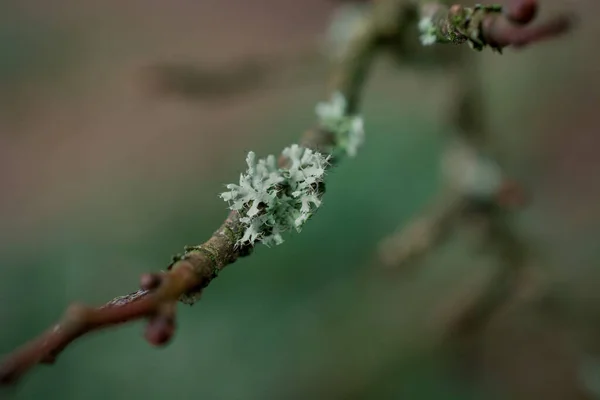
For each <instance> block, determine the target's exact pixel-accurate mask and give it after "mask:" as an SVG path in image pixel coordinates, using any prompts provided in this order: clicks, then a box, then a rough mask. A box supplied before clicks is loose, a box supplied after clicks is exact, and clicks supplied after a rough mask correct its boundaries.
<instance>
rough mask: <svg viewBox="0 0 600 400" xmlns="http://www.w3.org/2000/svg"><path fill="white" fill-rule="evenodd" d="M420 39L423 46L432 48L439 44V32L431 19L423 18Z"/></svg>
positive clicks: (420, 26)
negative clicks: (433, 45) (436, 43)
mask: <svg viewBox="0 0 600 400" xmlns="http://www.w3.org/2000/svg"><path fill="white" fill-rule="evenodd" d="M419 32H420V33H421V36H420V39H421V44H422V45H423V46H430V45H432V44H434V43H435V42H437V30H436V28H435V25H434V24H433V19H432V18H431V17H424V18H421V20H420V21H419Z"/></svg>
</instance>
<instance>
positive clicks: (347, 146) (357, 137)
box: [315, 92, 365, 157]
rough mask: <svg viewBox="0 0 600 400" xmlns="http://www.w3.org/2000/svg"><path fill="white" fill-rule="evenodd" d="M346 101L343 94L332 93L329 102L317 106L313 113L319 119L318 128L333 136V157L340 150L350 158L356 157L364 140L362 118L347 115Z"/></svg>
mask: <svg viewBox="0 0 600 400" xmlns="http://www.w3.org/2000/svg"><path fill="white" fill-rule="evenodd" d="M347 104H348V103H347V101H346V98H345V97H344V95H343V94H341V93H338V92H336V93H334V94H333V95H332V96H331V100H330V101H328V102H322V103H319V104H317V107H316V108H315V112H316V114H317V116H318V117H319V126H320V127H321V128H322V129H325V130H327V131H329V132H331V133H333V134H334V135H335V140H336V145H335V148H334V149H333V150H332V153H333V154H334V155H335V153H337V150H341V151H343V152H344V153H346V154H347V155H348V156H350V157H354V156H356V154H357V152H358V149H359V147H360V146H362V144H363V143H364V140H365V130H364V124H363V119H362V117H360V116H358V115H348V113H347Z"/></svg>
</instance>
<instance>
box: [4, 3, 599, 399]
mask: <svg viewBox="0 0 600 400" xmlns="http://www.w3.org/2000/svg"><path fill="white" fill-rule="evenodd" d="M335 6H336V2H332V1H325V0H304V1H293V0H253V1H248V0H203V1H191V0H172V1H169V2H166V1H158V0H144V1H141V0H129V1H115V0H106V1H102V2H92V1H73V0H54V1H52V2H44V1H40V0H21V1H18V0H13V1H4V2H2V5H0V52H2V56H1V60H2V61H0V300H2V304H3V305H2V306H1V307H0V326H2V327H3V328H2V333H0V353H5V352H8V351H9V350H10V349H11V348H13V347H14V346H16V345H17V344H20V343H21V342H23V341H24V340H26V339H27V338H29V337H31V336H32V335H33V334H35V333H37V332H38V331H40V330H41V329H43V328H44V327H45V326H47V325H48V324H49V323H50V322H51V321H53V320H54V319H56V318H57V317H58V316H59V314H60V312H61V310H62V309H64V307H65V306H66V304H68V302H70V301H71V300H75V299H81V300H84V301H85V302H89V303H100V302H102V301H105V300H108V299H110V298H112V297H114V296H116V295H119V294H123V293H125V292H128V291H130V290H132V289H135V283H136V279H137V276H138V275H139V274H140V273H141V272H144V271H147V270H159V269H161V268H164V267H165V265H166V261H167V260H168V258H169V255H170V254H173V253H176V252H177V251H178V250H179V249H180V248H181V247H182V246H183V245H185V244H192V243H195V242H196V241H202V240H203V239H204V238H205V237H207V235H209V234H210V233H211V232H212V230H213V229H214V228H216V227H217V223H218V222H219V220H220V219H222V217H223V216H225V213H226V210H225V205H224V204H223V203H222V202H221V201H220V199H218V198H217V194H218V193H219V192H221V191H222V190H223V184H225V183H227V182H230V181H234V180H235V179H236V177H237V176H238V174H239V172H240V171H241V169H242V168H243V167H244V164H243V160H244V156H245V154H246V152H247V151H249V150H254V151H256V152H257V153H259V154H269V153H276V152H277V151H278V150H279V149H280V148H281V147H283V146H285V145H287V144H289V143H292V142H293V141H294V140H296V138H297V137H299V135H300V133H301V132H302V130H303V129H305V128H308V127H309V126H310V125H311V124H312V123H313V114H312V111H313V108H314V104H315V103H316V102H317V101H320V100H321V97H322V95H323V93H324V85H325V81H326V72H327V68H326V65H327V63H326V60H325V59H324V57H322V56H320V55H319V48H318V46H319V43H320V40H321V38H322V36H323V34H324V32H325V29H326V27H327V23H328V21H329V18H330V15H331V12H332V11H333V9H334V7H335ZM541 6H542V7H543V13H542V16H544V15H550V14H552V12H555V11H559V10H564V9H567V8H568V9H572V10H574V11H575V12H576V13H577V14H578V16H579V25H578V27H577V29H576V30H574V31H573V32H572V33H570V34H569V35H568V36H567V37H564V38H561V39H559V40H556V41H555V42H552V43H550V42H548V43H544V44H540V45H538V46H534V47H531V48H527V49H524V50H520V51H512V50H510V51H506V54H505V55H503V56H499V55H497V54H491V53H489V52H485V53H484V54H481V57H480V68H482V71H483V75H484V78H483V82H482V85H484V89H485V103H486V106H488V107H489V110H490V120H489V125H490V127H491V130H492V132H493V134H494V135H493V141H494V146H495V147H496V148H497V150H498V152H499V153H500V154H501V155H502V158H503V161H504V162H505V164H506V165H505V167H506V168H507V170H508V171H510V173H511V174H513V175H514V177H515V179H517V180H519V181H520V182H521V183H523V184H524V185H525V187H526V188H527V189H528V191H529V192H530V193H531V195H532V200H533V203H532V205H531V207H529V208H528V209H527V210H526V211H524V212H523V213H522V215H521V219H522V227H523V232H524V233H525V234H526V235H528V236H529V237H531V240H532V243H534V246H535V249H536V252H537V253H538V254H539V257H538V259H537V260H538V262H539V266H538V267H539V269H540V270H541V271H542V274H543V276H544V279H545V280H544V282H547V287H546V286H545V289H544V292H543V293H542V294H540V295H538V294H537V293H536V295H535V296H533V297H525V298H515V299H513V301H511V302H510V303H509V304H506V305H505V306H504V307H503V308H502V309H501V310H499V312H498V313H496V315H494V317H493V318H492V320H491V321H490V323H489V324H488V325H487V326H486V327H485V328H484V329H482V330H481V331H479V332H476V334H475V335H474V336H473V337H470V338H468V341H467V343H466V345H465V343H461V345H462V346H463V347H461V349H462V350H461V352H458V353H453V352H450V353H452V354H451V355H448V354H447V350H448V348H446V347H443V348H441V349H440V347H439V346H438V345H439V343H438V336H439V333H438V332H436V331H435V328H432V326H433V327H436V326H438V325H436V322H435V321H433V322H432V316H434V315H436V314H435V313H436V311H435V310H437V309H439V308H440V305H446V306H448V307H450V308H451V306H452V304H451V303H450V302H451V301H452V299H453V298H454V297H455V294H456V293H459V292H461V291H464V290H466V291H467V292H471V289H470V288H469V286H468V282H469V281H470V278H471V277H477V276H479V274H483V275H485V276H487V275H486V274H488V271H489V270H490V268H492V266H491V263H490V261H489V260H487V259H486V258H485V256H482V255H475V256H473V255H472V253H471V252H470V250H469V249H468V247H466V246H465V245H464V243H463V242H462V241H461V240H458V243H457V244H455V245H453V246H450V247H448V248H444V249H442V251H440V252H439V254H434V255H432V256H431V257H429V258H428V260H427V261H425V262H423V263H420V264H419V266H418V268H417V269H416V272H415V271H413V272H411V273H410V274H401V275H402V276H400V277H392V278H389V277H384V279H382V278H381V277H380V276H377V277H375V278H373V277H372V276H371V275H372V274H374V275H377V272H373V271H372V270H376V267H373V266H372V265H371V261H370V260H371V259H372V253H373V249H374V248H375V246H376V244H377V242H378V241H379V240H381V239H382V238H383V237H385V236H386V235H387V234H388V233H389V232H391V231H392V230H393V229H394V228H395V227H396V226H397V225H398V224H401V223H402V222H405V221H408V220H409V219H410V216H411V215H412V214H414V213H415V212H416V211H418V210H419V208H420V207H421V205H422V204H424V202H425V201H426V200H427V199H428V198H429V196H430V195H431V193H433V191H434V190H435V186H436V179H437V178H436V176H437V168H438V165H437V162H438V158H439V154H440V148H441V146H442V142H443V137H444V126H443V118H442V117H443V115H444V112H445V109H446V108H447V106H448V104H449V102H451V101H452V99H449V98H448V96H447V95H448V93H450V92H451V91H450V90H449V83H448V79H446V77H445V75H444V72H443V71H430V70H427V71H421V70H418V69H414V68H411V66H410V65H408V66H406V65H397V64H395V63H392V62H390V60H387V59H382V60H381V62H379V63H378V64H377V67H376V68H375V71H374V72H373V76H372V79H371V81H370V82H369V85H368V87H367V89H366V99H365V111H364V115H365V118H366V123H367V132H368V135H369V138H368V142H367V147H366V150H365V152H366V154H365V156H364V157H363V158H362V159H361V158H360V157H359V158H358V159H357V160H356V161H354V160H353V161H350V162H349V163H355V164H354V165H349V166H348V167H346V166H343V167H341V168H340V171H336V172H335V173H332V175H331V178H330V179H331V182H332V184H331V186H330V187H329V188H328V194H327V196H328V197H329V196H331V197H330V200H328V203H326V205H325V207H324V209H323V211H322V212H321V211H320V214H324V215H318V216H317V218H315V221H314V228H308V229H307V230H306V232H303V233H302V235H299V236H298V237H296V235H292V236H291V237H289V238H288V239H287V240H286V243H285V245H283V246H281V248H276V249H268V250H267V249H260V250H259V251H257V253H258V254H256V258H255V256H254V255H253V256H252V257H250V258H251V259H252V260H243V261H241V262H239V265H237V264H236V265H235V266H232V267H231V269H228V270H227V273H224V274H223V276H222V277H220V278H219V280H218V281H217V282H215V284H214V287H213V285H211V287H210V289H209V290H207V292H206V294H205V295H204V299H203V300H202V302H200V303H199V305H197V306H195V307H193V308H192V309H190V310H188V309H185V311H183V312H182V315H181V317H180V333H179V334H178V335H177V337H176V338H175V342H174V343H173V345H171V346H169V347H167V349H166V350H161V351H157V350H154V349H150V348H148V347H147V346H146V345H145V344H144V343H142V340H141V339H140V336H141V333H140V332H141V329H140V327H139V326H135V327H133V328H126V329H121V330H119V331H116V332H109V333H106V334H102V335H99V336H98V337H94V338H91V339H89V340H87V339H86V340H82V341H81V343H78V344H77V345H76V346H74V347H73V348H72V349H69V352H68V353H67V354H65V355H64V358H61V359H60V360H59V361H58V363H57V364H56V365H55V366H53V367H52V368H51V369H47V368H43V369H41V370H40V371H38V372H36V374H34V375H33V376H31V377H30V378H28V379H27V380H26V381H25V382H24V383H23V387H22V388H20V389H18V390H17V391H15V392H11V393H10V396H14V397H15V398H18V399H38V398H39V399H41V398H45V397H48V394H49V393H51V395H50V398H52V397H56V398H62V399H79V398H106V397H109V398H126V397H130V398H131V397H132V396H140V397H145V398H148V399H153V398H156V399H162V398H170V397H173V398H182V399H185V398H196V397H204V398H208V399H240V398H244V399H253V398H257V399H265V398H273V399H280V398H324V399H333V398H340V399H341V398H345V399H347V398H369V399H379V398H385V399H387V398H393V399H396V398H407V399H429V398H431V399H441V398H443V399H446V398H447V399H463V398H478V399H479V398H485V399H492V398H499V399H557V400H558V399H593V398H596V397H598V396H600V361H597V362H598V363H599V364H598V365H596V366H594V367H595V368H596V369H592V372H589V368H591V367H589V365H590V363H589V362H588V361H589V360H590V359H592V360H593V359H597V360H600V341H599V340H598V333H600V298H599V295H598V293H599V292H598V289H599V287H600V283H599V282H600V271H599V270H598V264H599V262H600V246H599V245H598V235H599V234H600V206H599V204H600V180H598V179H597V176H598V174H600V157H598V154H599V150H600V112H599V111H600V107H599V104H600V80H599V79H598V76H599V73H600V55H599V53H598V51H597V50H596V38H597V37H599V35H600V28H599V27H598V25H597V24H596V22H595V19H596V15H598V12H600V3H598V2H595V1H591V0H589V1H583V0H572V1H558V0H547V1H545V2H544V3H542V5H541ZM290 60H291V61H290ZM170 63H173V64H177V65H190V66H193V67H194V68H195V69H200V70H202V71H206V74H207V78H206V82H207V93H208V94H207V95H206V96H203V95H202V87H203V86H202V85H200V86H198V87H196V88H195V89H194V92H193V93H196V94H198V93H200V95H197V96H195V97H194V96H191V97H190V96H180V97H178V96H172V95H165V94H164V93H162V92H157V91H156V90H155V89H156V87H155V82H154V81H153V80H152V77H153V75H152V74H150V75H148V72H149V71H152V69H151V68H152V67H153V66H156V65H163V64H170ZM246 67H247V68H246ZM149 68H150V69H149ZM231 71H233V72H234V73H233V74H231V75H228V73H229V72H231ZM212 74H214V77H217V78H218V77H221V78H220V79H222V82H223V83H224V85H225V86H226V88H225V89H223V90H224V91H223V93H224V94H223V93H221V92H220V91H219V88H220V86H219V85H216V86H215V85H214V83H215V80H214V79H211V77H212V76H213V75H212ZM228 76H231V77H232V79H234V78H235V79H240V81H239V82H240V85H239V89H240V90H239V91H238V90H236V86H235V85H231V84H229V85H227V82H228V80H227V77H228ZM222 77H225V78H222ZM240 77H241V78H240ZM215 79H216V78H215ZM220 79H217V81H218V82H221V80H220ZM229 83H230V82H229ZM215 87H216V88H217V89H214V88H215ZM336 180H337V181H336ZM348 210H352V211H348ZM321 217H322V218H323V222H317V221H319V220H320V219H321ZM312 224H313V222H312V221H311V225H312ZM488 275H489V274H488ZM365 276H369V278H365ZM381 280H383V281H384V282H381ZM365 281H366V283H365ZM373 282H375V283H373ZM465 287H467V289H464V288H465ZM473 292H476V290H475V289H473ZM449 299H450V300H449ZM449 303H450V304H449ZM452 347H453V344H450V345H449V348H452ZM464 348H466V349H468V351H464ZM471 357H472V358H471ZM586 360H588V361H586ZM464 364H468V368H465V371H467V372H465V371H463V370H462V369H461V368H462V367H463V366H464ZM592 364H593V363H592ZM590 376H591V378H590ZM590 380H591V381H590ZM594 385H596V387H595V390H597V392H596V393H595V394H593V393H592V392H593V390H592V389H594ZM594 396H596V397H594Z"/></svg>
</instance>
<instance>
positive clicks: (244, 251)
mask: <svg viewBox="0 0 600 400" xmlns="http://www.w3.org/2000/svg"><path fill="white" fill-rule="evenodd" d="M522 1H525V0H522ZM527 1H531V0H527ZM414 7H415V5H414V4H412V3H408V2H405V1H402V0H379V1H376V2H375V3H374V10H373V13H372V15H371V16H370V17H367V18H366V19H365V20H364V21H363V23H361V24H360V26H357V27H356V28H355V31H354V35H353V36H352V38H351V40H350V42H349V46H347V49H346V52H345V54H343V56H342V57H341V58H340V59H339V61H338V62H337V64H336V65H335V66H334V69H333V72H332V78H331V82H330V85H329V92H330V94H331V93H333V92H339V93H341V94H342V95H343V96H344V97H345V98H346V99H348V103H349V104H348V110H347V111H348V113H352V114H353V113H355V112H356V111H357V109H358V105H359V98H360V93H361V91H362V87H363V84H364V82H365V78H366V76H367V72H368V70H369V66H370V65H371V60H372V59H373V57H374V55H375V50H376V49H377V48H378V46H379V45H380V44H381V43H382V38H385V39H386V41H388V42H389V38H390V36H393V35H394V33H397V32H399V31H401V30H402V29H400V28H401V27H402V26H401V25H402V24H405V23H407V21H409V19H407V18H405V17H406V15H411V13H412V14H414V12H415V8H414ZM440 10H441V11H440ZM444 10H446V11H444ZM452 10H455V8H454V7H453V8H450V9H449V11H448V9H447V8H445V6H441V5H440V7H439V8H438V9H437V12H436V20H435V23H436V26H437V28H438V29H440V30H441V29H442V28H444V27H448V26H452V21H454V19H453V17H454V14H453V12H454V11H452ZM509 15H510V14H509ZM480 21H482V23H481V24H480V25H477V26H475V28H473V29H477V30H479V31H480V32H481V33H482V37H484V38H485V39H486V40H488V41H489V42H490V43H489V44H490V45H492V44H493V45H494V46H495V47H497V48H498V47H503V46H505V45H509V44H519V45H522V44H523V42H527V41H534V40H539V39H541V38H543V37H544V36H545V35H546V33H553V34H555V33H558V32H559V31H561V32H562V30H561V29H557V28H554V29H549V28H546V31H545V32H546V33H544V34H542V33H541V32H542V31H540V30H535V29H534V30H526V28H523V27H522V26H521V25H520V24H515V23H514V22H512V21H509V20H508V19H507V17H505V16H499V15H496V14H494V13H489V15H488V14H487V13H484V14H483V15H482V18H481V20H480ZM471 25H473V24H471ZM524 29H525V30H524ZM550 31H551V32H550ZM534 33H535V34H534ZM440 42H444V40H440ZM332 139H333V138H332V135H331V133H330V132H327V131H324V130H322V129H313V130H310V131H308V132H307V133H306V134H305V135H304V138H303V140H302V145H304V146H306V147H309V148H313V149H317V150H320V149H323V148H326V147H327V146H324V145H325V144H327V143H330V142H331V141H332ZM243 229H244V227H243V224H242V223H241V222H240V220H239V215H238V214H237V213H235V212H232V213H230V215H229V217H228V218H227V219H226V220H225V222H224V223H223V224H222V225H221V227H220V228H219V229H218V230H217V231H216V232H215V233H214V234H213V236H212V237H211V238H210V239H209V240H208V241H207V242H205V243H203V244H202V245H199V246H193V247H189V248H186V250H185V253H184V254H183V255H181V256H177V257H176V258H175V260H174V262H173V264H172V265H171V266H169V269H168V271H167V272H164V273H161V274H158V275H145V276H144V277H142V285H141V286H142V291H137V292H134V293H132V294H130V295H127V296H123V297H119V298H116V299H115V300H113V301H111V302H109V303H108V304H107V305H105V306H103V307H100V308H89V307H86V306H81V305H73V306H71V307H69V308H68V310H67V312H66V313H65V315H64V317H63V319H62V320H61V321H59V322H58V323H57V324H55V325H54V326H53V327H52V328H50V329H49V330H48V331H46V332H45V333H43V334H41V335H40V336H39V337H38V338H37V339H35V340H33V341H32V342H30V343H28V344H26V345H24V346H22V347H21V348H19V349H17V350H15V351H14V352H13V353H12V354H9V355H8V356H7V357H6V358H5V359H4V360H3V361H2V363H1V364H0V384H2V385H6V384H9V383H14V382H16V381H17V380H18V379H19V378H20V377H21V376H22V375H23V374H25V373H26V372H27V371H28V370H29V369H31V368H32V367H34V366H35V365H37V364H40V363H48V362H52V361H54V360H55V359H56V357H57V356H58V354H59V353H60V352H61V351H62V350H64V349H65V348H66V347H67V346H68V345H69V344H70V343H71V342H72V341H74V340H75V339H77V338H78V337H81V336H83V335H85V334H87V333H89V332H92V331H96V330H100V329H104V328H107V327H110V326H114V325H117V324H122V323H127V322H129V321H134V320H138V319H141V318H148V319H149V323H148V326H147V328H146V339H147V340H148V341H149V342H150V343H152V344H155V345H160V344H164V343H166V342H167V341H168V340H169V339H170V337H171V336H172V333H173V330H174V328H175V321H174V317H175V303H176V301H177V300H182V301H184V302H188V303H192V302H194V301H196V300H198V298H199V296H200V294H201V293H202V290H203V288H204V287H206V286H207V285H208V284H209V283H210V281H211V280H212V279H214V278H215V277H216V276H217V275H218V273H219V272H220V271H221V270H222V269H223V268H225V267H226V266H227V265H229V264H231V263H233V262H235V261H236V260H237V259H238V258H239V257H241V256H245V255H248V254H249V253H250V251H251V248H250V247H249V246H240V245H238V240H239V239H240V237H241V235H242V233H243Z"/></svg>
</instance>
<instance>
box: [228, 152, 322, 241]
mask: <svg viewBox="0 0 600 400" xmlns="http://www.w3.org/2000/svg"><path fill="white" fill-rule="evenodd" d="M282 157H283V158H284V161H285V162H284V163H283V165H285V167H283V168H281V167H278V166H277V162H276V160H275V156H273V155H270V156H268V157H267V158H262V159H259V160H257V159H256V155H255V154H254V152H250V153H248V157H247V158H246V163H247V164H248V169H247V171H246V173H243V174H241V175H240V181H239V184H229V185H227V189H228V191H227V192H224V193H221V195H220V197H221V198H222V199H223V200H225V201H227V202H228V203H229V208H230V209H231V210H233V211H237V212H238V213H239V214H240V219H239V220H240V222H241V224H242V225H243V226H244V233H243V235H242V237H241V238H240V239H239V240H238V242H237V243H236V244H237V245H238V246H239V245H254V244H255V243H256V242H261V243H263V244H265V245H267V246H272V245H278V244H281V243H283V237H282V234H283V233H284V232H287V231H290V230H296V231H298V232H300V231H301V230H302V227H303V226H304V224H305V223H306V221H308V219H309V218H310V217H311V216H312V215H313V213H314V212H315V211H316V209H317V208H318V207H319V206H320V205H321V199H320V197H321V192H320V191H321V187H322V183H323V178H324V176H325V169H326V168H327V166H328V160H329V157H328V156H327V157H326V156H324V155H322V154H320V153H318V152H315V151H313V150H311V149H307V148H304V147H300V146H298V145H292V146H290V147H287V148H285V149H284V150H283V152H282Z"/></svg>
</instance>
